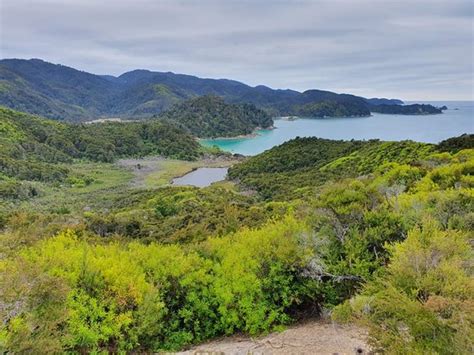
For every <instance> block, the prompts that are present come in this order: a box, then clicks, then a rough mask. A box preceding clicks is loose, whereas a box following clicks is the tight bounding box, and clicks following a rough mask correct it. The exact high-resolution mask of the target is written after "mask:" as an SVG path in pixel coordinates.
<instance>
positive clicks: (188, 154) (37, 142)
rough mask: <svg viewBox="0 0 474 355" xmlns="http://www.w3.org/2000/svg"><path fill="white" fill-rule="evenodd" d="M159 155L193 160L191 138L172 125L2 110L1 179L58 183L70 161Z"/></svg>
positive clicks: (196, 151)
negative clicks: (75, 120)
mask: <svg viewBox="0 0 474 355" xmlns="http://www.w3.org/2000/svg"><path fill="white" fill-rule="evenodd" d="M151 154H156V155H163V156H166V157H173V158H179V159H189V160H193V159H196V158H197V157H198V156H199V155H200V146H199V143H197V142H196V140H195V139H194V137H193V136H191V135H190V134H188V133H186V132H185V131H183V130H182V129H180V128H178V127H176V126H175V125H173V124H172V123H170V122H166V121H159V120H150V121H140V122H127V123H112V122H111V123H102V124H80V125H76V124H67V123H61V122H56V121H53V120H49V119H44V118H41V117H38V116H32V115H29V114H25V113H21V112H17V111H13V110H10V109H6V108H2V107H0V180H2V179H4V178H8V177H9V178H15V179H19V180H40V181H61V180H63V179H64V178H65V177H66V176H67V169H65V168H64V167H62V166H60V165H58V164H60V163H69V162H72V161H73V159H85V160H91V161H101V162H111V161H113V160H115V159H116V158H119V157H125V156H145V155H151Z"/></svg>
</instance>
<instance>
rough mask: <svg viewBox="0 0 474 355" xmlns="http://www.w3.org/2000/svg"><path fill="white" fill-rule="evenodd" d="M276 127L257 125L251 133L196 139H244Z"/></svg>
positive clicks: (199, 139)
mask: <svg viewBox="0 0 474 355" xmlns="http://www.w3.org/2000/svg"><path fill="white" fill-rule="evenodd" d="M274 129H276V127H275V126H273V125H272V126H270V127H268V128H261V127H257V128H255V129H254V130H253V132H252V133H249V134H239V135H238V136H232V137H214V138H197V140H198V141H215V140H232V139H245V138H255V137H257V136H258V135H259V134H258V132H259V131H271V130H274Z"/></svg>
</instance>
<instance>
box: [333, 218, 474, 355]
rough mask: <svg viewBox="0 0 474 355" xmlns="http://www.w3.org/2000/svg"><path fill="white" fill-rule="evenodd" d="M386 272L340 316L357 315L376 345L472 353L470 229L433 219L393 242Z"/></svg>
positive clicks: (416, 351)
mask: <svg viewBox="0 0 474 355" xmlns="http://www.w3.org/2000/svg"><path fill="white" fill-rule="evenodd" d="M390 250H391V253H392V257H391V262H390V265H389V266H388V267H387V270H386V272H384V274H383V275H382V276H380V277H378V278H377V279H376V280H374V281H373V282H370V283H369V284H368V285H367V286H365V288H364V291H363V292H362V293H361V294H360V295H358V296H356V297H355V298H354V299H352V300H350V301H348V302H346V303H345V304H343V305H342V306H339V307H338V308H337V309H336V312H335V313H334V318H335V319H347V317H348V316H349V317H351V316H352V317H355V318H356V319H359V320H361V321H363V324H365V325H367V326H368V327H369V330H370V341H371V345H372V346H373V348H374V350H378V351H384V352H389V353H397V354H406V353H411V354H428V353H438V354H469V353H471V352H472V335H473V334H472V330H473V328H474V318H473V314H474V302H473V299H474V283H473V279H472V269H471V267H470V263H471V262H472V258H473V256H474V255H473V253H472V248H471V245H470V242H469V238H468V234H467V233H462V232H459V231H454V230H446V231H443V230H441V229H440V228H439V226H437V224H436V223H435V222H434V221H431V220H426V221H425V222H424V224H423V226H422V227H421V228H415V229H413V230H411V231H410V232H409V233H408V237H407V239H406V240H405V241H403V242H401V243H398V244H396V245H394V246H392V247H391V248H390Z"/></svg>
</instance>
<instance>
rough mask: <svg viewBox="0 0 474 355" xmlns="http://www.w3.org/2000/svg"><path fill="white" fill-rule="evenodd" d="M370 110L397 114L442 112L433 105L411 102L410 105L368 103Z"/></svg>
mask: <svg viewBox="0 0 474 355" xmlns="http://www.w3.org/2000/svg"><path fill="white" fill-rule="evenodd" d="M370 111H371V112H378V113H385V114H392V115H393V114H399V115H433V114H439V113H443V110H442V109H441V108H438V107H434V106H433V105H427V104H411V105H386V104H381V105H370Z"/></svg>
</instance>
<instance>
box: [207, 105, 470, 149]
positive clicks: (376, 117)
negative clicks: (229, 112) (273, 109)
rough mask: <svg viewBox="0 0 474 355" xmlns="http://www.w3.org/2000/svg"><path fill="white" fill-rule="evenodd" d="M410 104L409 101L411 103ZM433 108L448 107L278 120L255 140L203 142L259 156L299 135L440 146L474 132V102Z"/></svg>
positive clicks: (252, 138) (236, 139)
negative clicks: (433, 111) (404, 112)
mask: <svg viewBox="0 0 474 355" xmlns="http://www.w3.org/2000/svg"><path fill="white" fill-rule="evenodd" d="M409 103H411V102H407V104H409ZM418 103H429V104H432V105H434V106H443V105H446V106H447V107H448V110H446V111H444V113H443V114H439V115H420V116H418V115H417V116H409V115H386V114H379V113H373V114H372V116H370V117H357V118H353V117H350V118H349V117H348V118H298V119H296V120H294V121H289V120H285V119H275V125H274V126H275V129H273V130H261V131H258V132H257V135H256V136H255V137H249V138H235V139H208V140H202V141H201V144H203V145H205V146H213V145H216V146H218V147H219V148H221V149H222V150H225V151H229V152H232V153H238V154H243V155H255V154H259V153H261V152H263V151H265V150H267V149H270V148H272V147H273V146H275V145H279V144H282V143H283V142H286V141H288V140H290V139H293V138H295V137H297V136H299V137H311V136H315V137H320V138H328V139H344V140H350V139H381V140H387V141H399V140H405V139H411V140H414V141H418V142H427V143H438V142H440V141H442V140H443V139H446V138H449V137H454V136H459V135H461V134H463V133H474V101H436V102H433V101H430V102H426V101H425V102H420V101H418Z"/></svg>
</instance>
